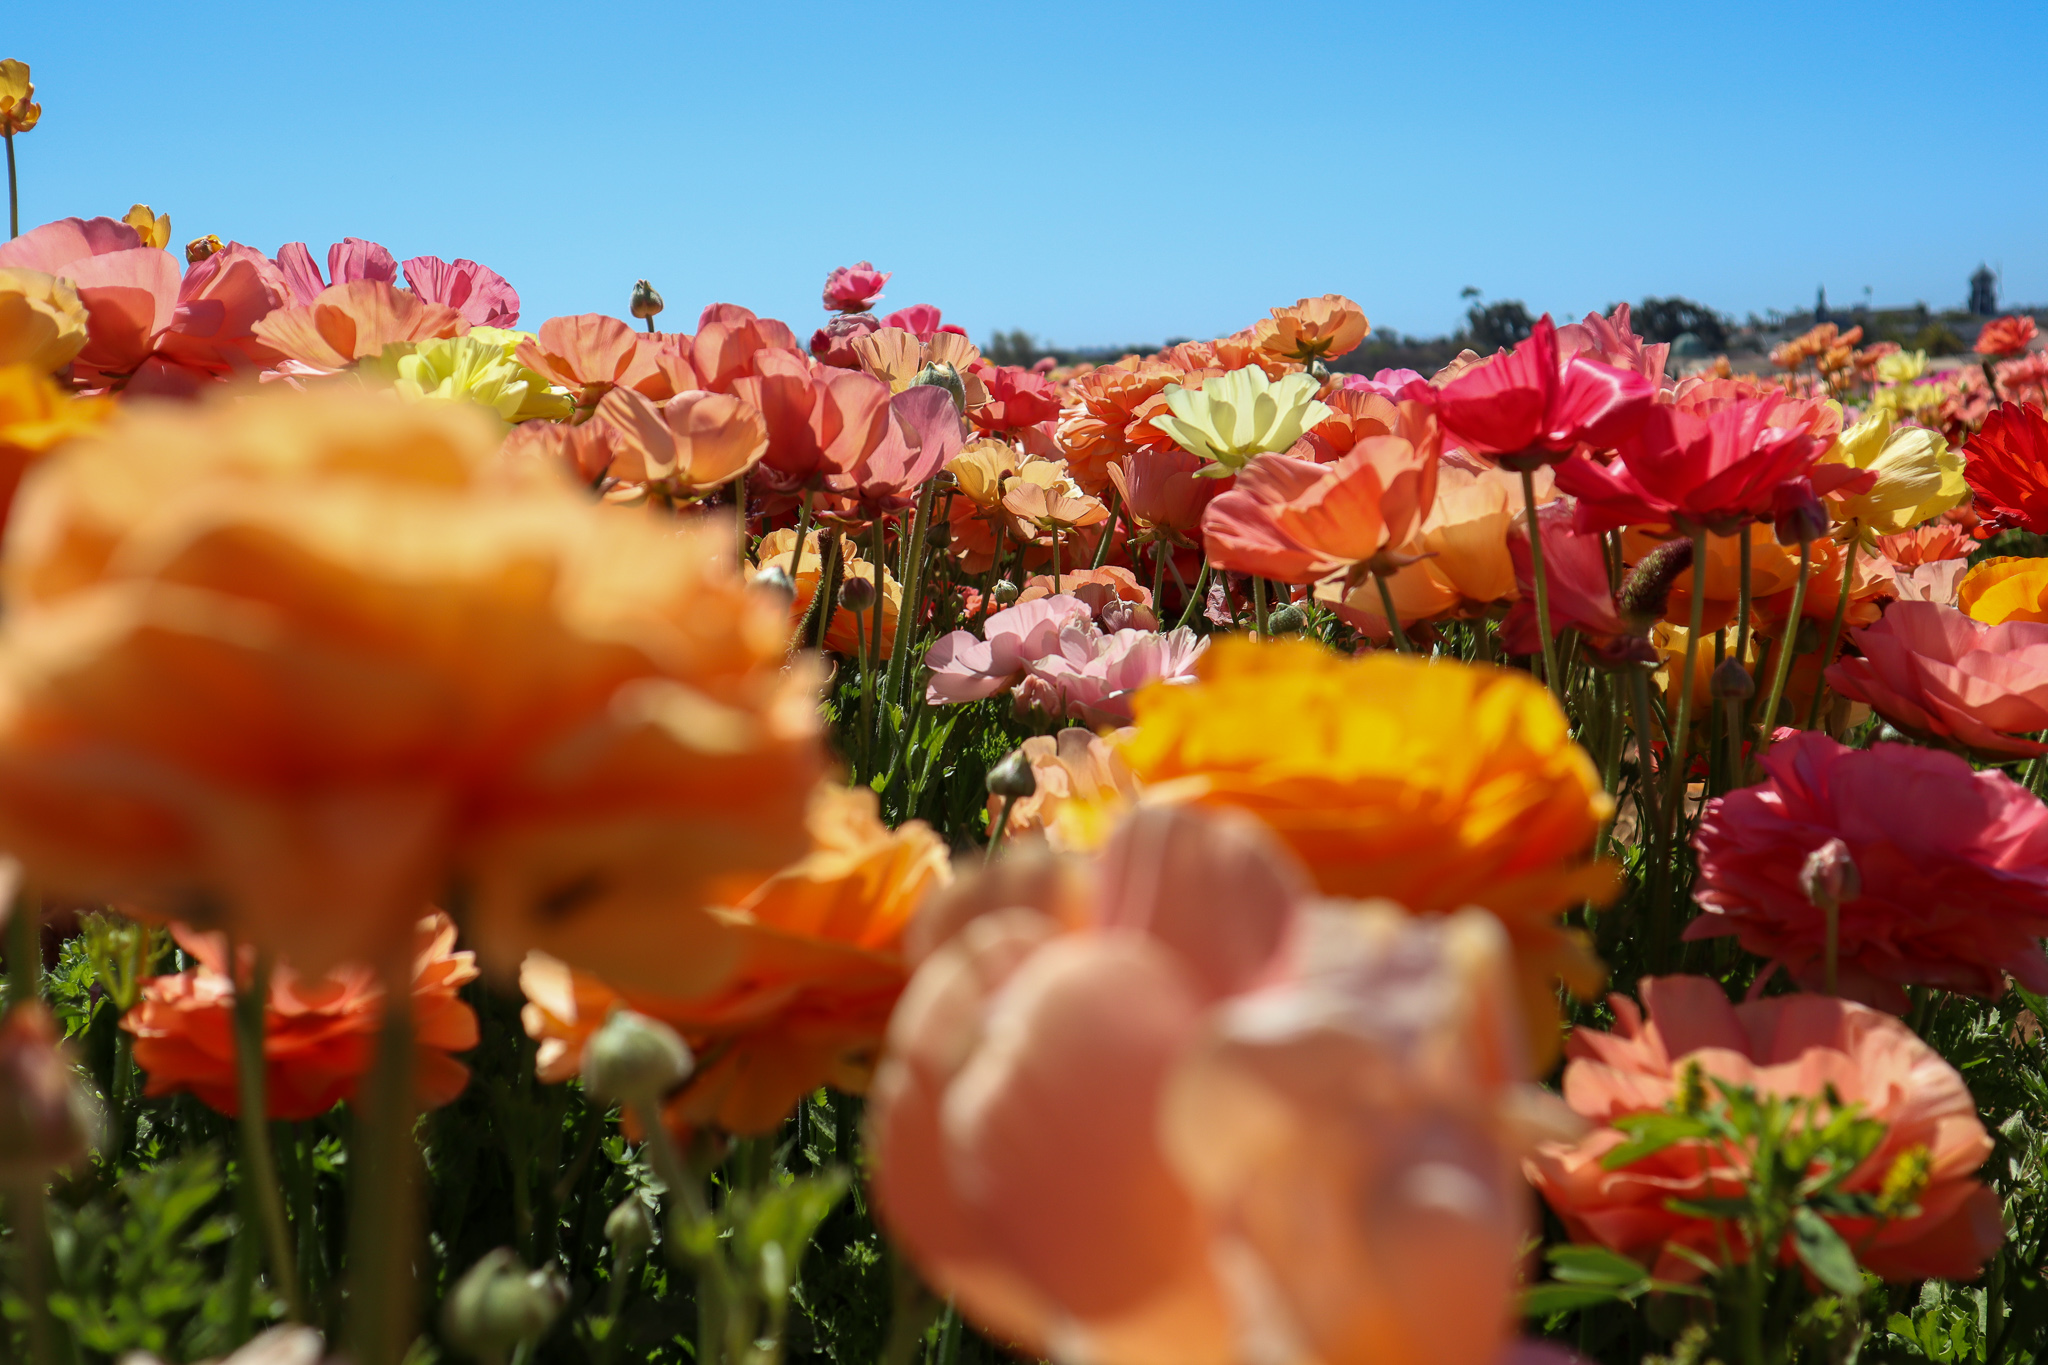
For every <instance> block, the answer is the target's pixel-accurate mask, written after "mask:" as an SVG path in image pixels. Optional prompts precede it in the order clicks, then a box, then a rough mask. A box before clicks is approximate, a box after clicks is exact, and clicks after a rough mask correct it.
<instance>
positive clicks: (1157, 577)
mask: <svg viewBox="0 0 2048 1365" xmlns="http://www.w3.org/2000/svg"><path fill="white" fill-rule="evenodd" d="M1166 559H1167V554H1166V541H1165V540H1164V539H1161V540H1155V541H1153V542H1152V609H1153V610H1154V611H1155V612H1156V611H1157V610H1158V609H1159V590H1160V589H1161V588H1164V587H1165V586H1166Z"/></svg>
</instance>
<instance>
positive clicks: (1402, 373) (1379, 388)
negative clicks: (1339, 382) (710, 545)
mask: <svg viewBox="0 0 2048 1365" xmlns="http://www.w3.org/2000/svg"><path fill="white" fill-rule="evenodd" d="M1410 384H1420V385H1422V387H1423V388H1424V389H1427V388H1428V387H1429V379H1428V377H1427V376H1425V375H1423V374H1420V373H1418V372H1417V371H1414V370H1381V371H1380V372H1379V373H1378V374H1375V375H1372V376H1371V377H1369V378H1368V377H1367V376H1365V375H1362V374H1347V375H1345V376H1344V387H1345V388H1347V389H1349V390H1351V391H1352V392H1353V393H1376V394H1378V395H1379V396H1380V397H1382V398H1390V399H1392V400H1393V401H1395V402H1396V403H1398V402H1400V401H1401V400H1402V399H1403V398H1405V397H1408V396H1410V395H1409V394H1408V393H1407V392H1406V390H1407V388H1408V386H1409V385H1410Z"/></svg>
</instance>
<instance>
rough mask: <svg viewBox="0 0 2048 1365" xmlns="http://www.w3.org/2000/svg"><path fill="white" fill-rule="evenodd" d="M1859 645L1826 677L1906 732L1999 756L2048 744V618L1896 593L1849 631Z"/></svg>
mask: <svg viewBox="0 0 2048 1365" xmlns="http://www.w3.org/2000/svg"><path fill="white" fill-rule="evenodd" d="M1849 643H1850V644H1852V645H1854V646H1855V647H1856V648H1857V649H1858V650H1861V651H1862V655H1861V657H1860V658H1859V657H1848V658H1844V659H1842V660H1841V661H1840V662H1839V663H1837V664H1835V665H1834V666H1833V667H1831V668H1829V669H1828V672H1827V679H1828V686H1829V687H1832V688H1834V689H1835V691H1836V692H1837V693H1839V694H1840V695H1842V696H1845V697H1852V698H1854V699H1855V700H1857V701H1861V702H1868V703H1869V704H1870V705H1871V706H1872V707H1874V708H1875V709H1876V711H1877V713H1878V714H1879V715H1881V716H1883V717H1884V718H1885V719H1886V720H1888V721H1890V722H1891V723H1892V724H1893V725H1896V726H1898V727H1899V728H1900V729H1901V730H1904V731H1906V732H1907V733H1908V734H1911V735H1914V736H1917V737H1919V738H1921V739H1929V740H1932V741H1934V742H1936V743H1943V742H1946V743H1949V744H1952V745H1955V746H1957V747H1960V748H1962V749H1965V750H1968V751H1970V752H1971V753H1972V754H1974V755H1976V756H1977V757H1979V758H1984V759H1987V760H1990V761H1993V762H2002V761H2004V760H2005V759H2007V758H2011V757H2015V756H2017V757H2023V758H2031V757H2034V756H2035V755H2038V754H2042V753H2048V744H2038V743H2036V742H2035V741H2033V740H2031V739H2029V738H2027V736H2028V735H2030V734H2032V733H2033V732H2035V731H2036V730H2048V624H2043V623H2041V622H2035V621H2008V622H2006V623H2005V624H2003V625H1997V626H1987V625H1985V624H1984V623H1983V622H1981V621H1976V620H1973V619H1971V618H1970V617H1968V616H1965V615H1963V613H1961V612H1959V611H1957V610H1956V609H1955V608H1953V607H1947V606H1942V605H1939V604H1937V603H1933V602H1894V603H1893V604H1892V605H1891V606H1890V607H1889V608H1888V609H1887V610H1886V611H1885V614H1884V616H1883V617H1882V618H1880V619H1879V620H1878V622H1877V624H1875V625H1871V626H1866V627H1864V628H1863V629H1862V630H1859V631H1856V632H1854V633H1852V634H1851V635H1850V637H1849Z"/></svg>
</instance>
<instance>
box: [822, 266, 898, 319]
mask: <svg viewBox="0 0 2048 1365" xmlns="http://www.w3.org/2000/svg"><path fill="white" fill-rule="evenodd" d="M891 273H892V272H890V271H887V270H877V269H875V267H874V263H873V262H871V261H860V262H858V263H856V264H854V265H842V266H840V267H839V268H838V269H837V270H835V271H833V272H832V273H831V274H829V275H827V276H826V277H825V307H826V308H828V309H830V310H831V311H832V312H835V313H865V312H867V311H868V309H870V308H872V307H874V306H875V300H876V299H878V298H880V297H882V286H883V285H885V284H887V283H888V282H889V276H890V274H891Z"/></svg>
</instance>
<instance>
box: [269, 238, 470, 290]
mask: <svg viewBox="0 0 2048 1365" xmlns="http://www.w3.org/2000/svg"><path fill="white" fill-rule="evenodd" d="M277 268H278V271H279V273H281V274H282V275H283V276H284V281H285V288H286V291H287V295H288V297H287V299H286V303H287V304H290V305H296V306H298V307H301V308H303V307H305V306H306V305H307V304H309V303H311V302H312V301H313V300H314V299H317V298H319V297H320V295H321V294H323V293H325V292H326V291H327V289H328V288H330V287H331V286H333V285H337V284H354V283H355V282H356V281H357V280H371V281H374V282H375V283H377V284H389V285H396V284H397V283H398V258H397V257H396V256H393V255H392V254H391V253H390V252H389V251H388V250H386V249H385V248H384V247H382V246H381V245H379V244H378V243H376V242H370V241H365V240H364V239H363V238H361V237H344V238H342V239H341V240H340V241H338V242H336V243H335V244H334V245H333V246H330V247H328V248H327V274H326V275H325V276H324V277H323V276H322V275H321V274H320V267H319V266H317V265H315V264H314V263H313V253H312V252H311V251H310V250H308V249H307V247H306V244H305V243H304V242H286V243H285V244H284V245H283V246H281V247H279V248H278V249H277ZM434 301H435V302H443V301H444V300H434Z"/></svg>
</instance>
